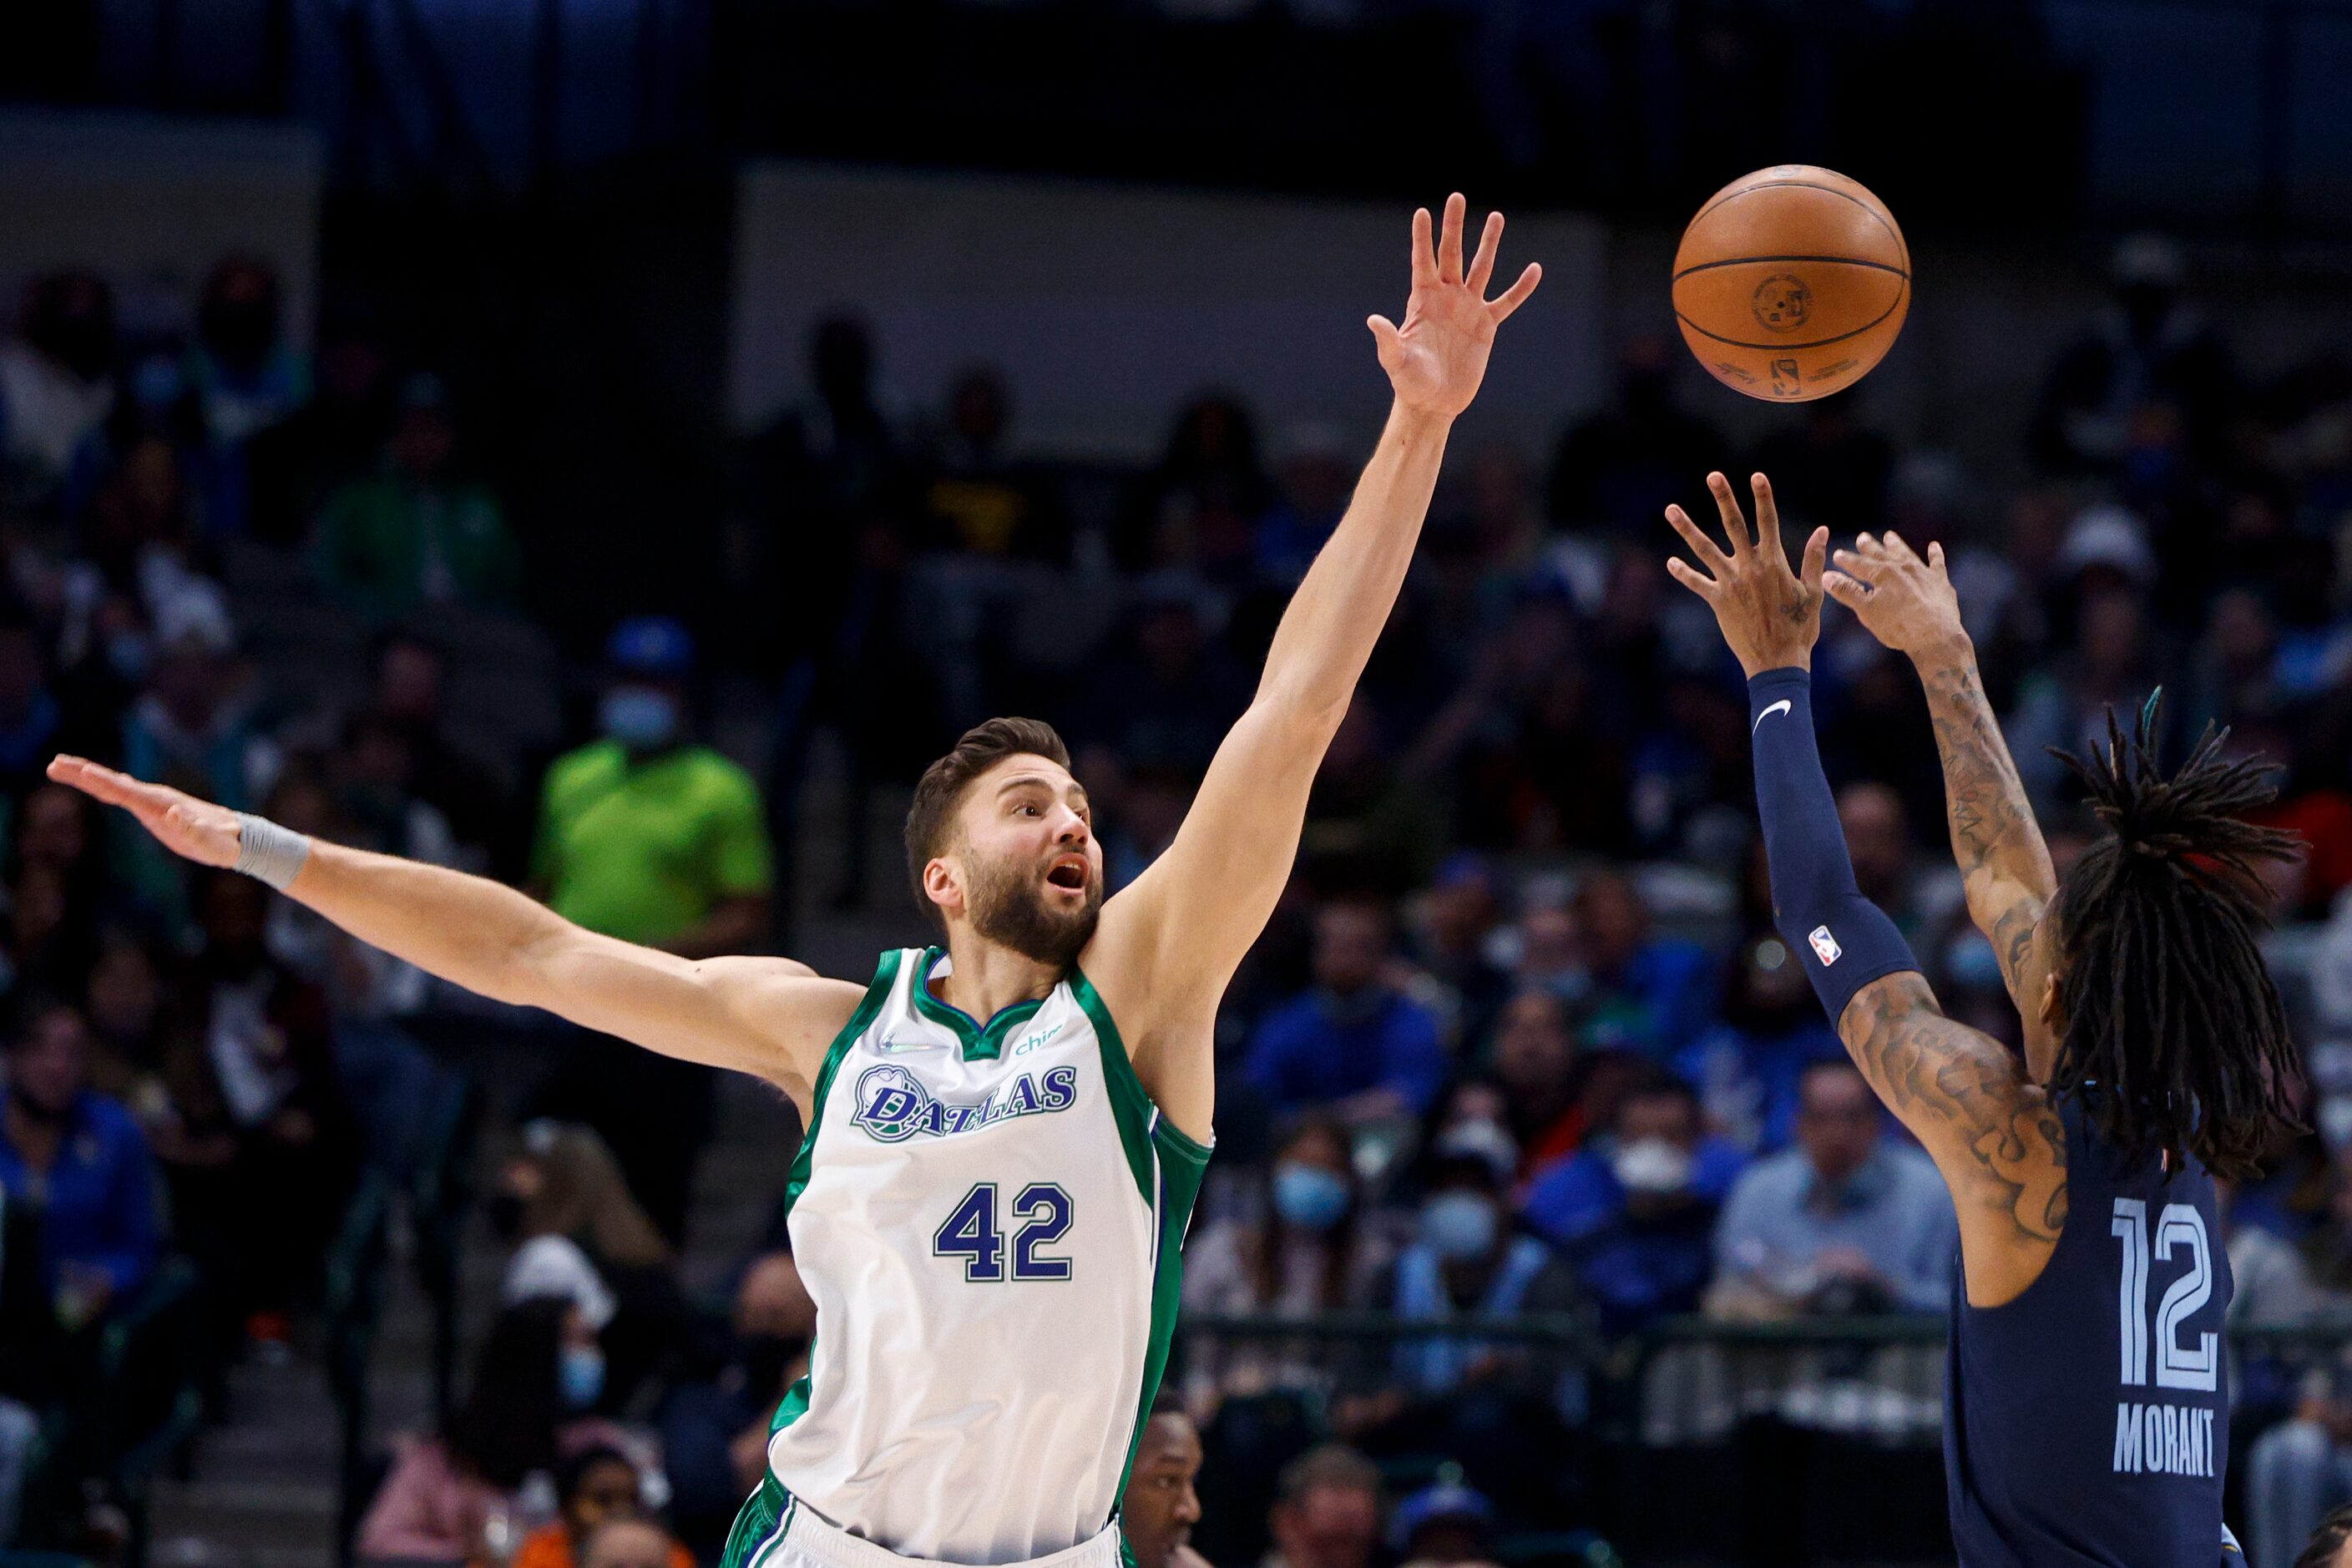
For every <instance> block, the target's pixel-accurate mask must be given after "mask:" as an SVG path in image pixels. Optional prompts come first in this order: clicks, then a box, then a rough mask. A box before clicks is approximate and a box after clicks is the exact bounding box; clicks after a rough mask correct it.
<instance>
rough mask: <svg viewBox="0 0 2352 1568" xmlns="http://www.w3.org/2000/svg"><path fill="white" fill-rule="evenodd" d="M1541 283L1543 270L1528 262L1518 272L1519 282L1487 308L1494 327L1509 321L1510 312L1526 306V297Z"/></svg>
mask: <svg viewBox="0 0 2352 1568" xmlns="http://www.w3.org/2000/svg"><path fill="white" fill-rule="evenodd" d="M1542 281H1543V268H1540V267H1538V266H1537V265H1536V264H1535V263H1534V262H1532V261H1530V262H1528V265H1527V268H1526V269H1525V270H1523V271H1522V272H1520V274H1519V280H1518V281H1517V282H1516V283H1514V284H1512V285H1511V286H1510V288H1509V289H1506V290H1505V291H1504V293H1503V297H1502V298H1501V299H1499V300H1496V301H1495V302H1494V303H1493V304H1492V305H1490V306H1488V307H1487V309H1488V310H1492V311H1493V312H1494V315H1495V323H1496V325H1497V326H1500V325H1501V324H1502V323H1503V322H1505V321H1509V320H1510V319H1511V312H1512V311H1514V310H1517V309H1518V308H1519V307H1520V306H1522V305H1524V304H1526V303H1527V302H1528V295H1530V294H1532V293H1534V292H1535V291H1536V285H1537V284H1538V283H1540V282H1542Z"/></svg>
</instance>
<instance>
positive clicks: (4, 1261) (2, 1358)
mask: <svg viewBox="0 0 2352 1568" xmlns="http://www.w3.org/2000/svg"><path fill="white" fill-rule="evenodd" d="M42 1250H43V1249H42V1246H41V1222H40V1215H39V1211H38V1210H37V1208H35V1207H34V1206H33V1205H29V1204H26V1203H25V1202H23V1201H22V1200H20V1199H18V1198H16V1196H14V1195H13V1194H12V1193H11V1192H10V1189H9V1187H8V1185H7V1184H5V1182H0V1541H6V1542H14V1541H15V1540H16V1539H17V1537H16V1523H17V1505H18V1502H19V1500H21V1499H22V1498H23V1496H24V1490H25V1478H26V1471H27V1470H28V1469H29V1468H30V1467H31V1463H32V1460H33V1457H34V1454H35V1452H36V1450H37V1446H38V1440H39V1438H40V1435H41V1413H42V1412H43V1411H44V1410H46V1409H47V1408H49V1406H50V1405H51V1403H52V1401H54V1400H55V1399H56V1397H57V1396H58V1393H59V1391H60V1390H61V1389H62V1388H63V1387H64V1386H65V1385H66V1383H67V1377H66V1363H67V1362H68V1352H67V1347H66V1344H65V1342H64V1335H63V1334H62V1333H61V1332H60V1331H59V1325H58V1317H57V1307H56V1301H57V1298H56V1296H55V1294H54V1293H53V1292H52V1291H51V1290H50V1289H49V1287H48V1283H47V1279H45V1278H44V1275H45V1272H46V1271H45V1269H44V1268H43V1260H42V1258H41V1252H42Z"/></svg>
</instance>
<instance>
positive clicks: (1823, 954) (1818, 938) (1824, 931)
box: [1805, 926, 1845, 969]
mask: <svg viewBox="0 0 2352 1568" xmlns="http://www.w3.org/2000/svg"><path fill="white" fill-rule="evenodd" d="M1805 940H1806V941H1807V942H1811V943H1812V944H1813V956H1814V957H1815V958H1818V959H1820V960H1821V961H1822V968H1823V969H1827V968H1828V967H1829V966H1830V965H1831V964H1832V963H1836V962H1837V961H1838V960H1839V959H1841V958H1843V957H1844V956H1845V949H1843V948H1842V947H1840V946H1839V945H1838V944H1837V938H1835V937H1833V936H1832V935H1831V934H1830V928H1829V927H1827V926H1815V927H1814V928H1813V929H1812V930H1811V931H1809V932H1807V933H1806V935H1805Z"/></svg>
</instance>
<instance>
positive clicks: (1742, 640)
mask: <svg viewBox="0 0 2352 1568" xmlns="http://www.w3.org/2000/svg"><path fill="white" fill-rule="evenodd" d="M1749 482H1750V483H1751V485H1752V486H1753V487H1754V489H1755V493H1756V521H1757V522H1758V523H1759V525H1760V526H1759V529H1758V530H1757V531H1756V532H1754V533H1750V532H1749V531H1748V517H1747V514H1746V513H1744V512H1742V511H1741V510H1739V498H1738V496H1736V495H1734V494H1733V493H1732V489H1731V481H1730V480H1729V479H1725V478H1724V477H1723V476H1722V475H1721V474H1709V475H1707V477H1706V488H1707V489H1709V490H1711V491H1713V492H1714V494H1715V506H1716V510H1717V511H1718V512H1720V513H1721V514H1722V517H1723V532H1724V537H1725V539H1726V540H1727V542H1728V543H1729V544H1730V549H1729V550H1728V551H1726V550H1723V549H1721V548H1718V547H1717V544H1716V542H1715V541H1714V540H1713V539H1711V538H1709V537H1708V536H1707V532H1706V530H1705V529H1703V528H1701V527H1699V525H1698V524H1697V523H1696V522H1693V521H1691V518H1690V513H1688V512H1686V511H1685V510H1683V509H1682V508H1680V507H1678V506H1670V507H1668V508H1666V521H1668V522H1670V523H1673V524H1674V525H1675V532H1676V533H1679V534H1681V535H1682V536H1683V542H1684V543H1685V544H1687V545H1689V546H1690V549H1691V553H1692V554H1693V555H1694V556H1696V557H1697V559H1698V563H1699V564H1698V566H1693V565H1692V564H1691V563H1689V562H1687V561H1685V560H1683V559H1682V558H1681V557H1680V556H1669V557H1668V558H1667V560H1666V571H1667V573H1668V574H1670V575H1672V576H1673V578H1674V580H1675V582H1677V583H1680V584H1682V585H1683V586H1684V587H1685V588H1688V589H1689V590H1690V591H1691V592H1692V593H1694V594H1696V595H1698V596H1699V597H1700V598H1702V599H1705V600H1706V603H1707V607H1708V608H1709V609H1711V610H1713V611H1714V612H1715V624H1716V625H1717V626H1719V627H1721V628H1722V629H1723V640H1724V641H1725V642H1727V643H1729V644H1730V645H1731V651H1732V653H1733V654H1734V655H1736V656H1737V657H1738V659H1739V668H1741V669H1743V670H1745V671H1747V673H1748V674H1749V675H1751V676H1753V675H1756V674H1758V673H1759V672H1761V671H1763V670H1767V669H1781V668H1787V667H1789V666H1790V665H1796V666H1800V667H1803V668H1811V665H1812V660H1813V641H1814V639H1815V638H1817V637H1820V636H1821V635H1822V559H1823V557H1824V556H1825V555H1827V553H1828V552H1829V543H1830V531H1829V530H1828V529H1826V528H1817V529H1815V530H1813V533H1812V537H1811V538H1810V539H1808V540H1806V541H1805V554H1804V560H1803V563H1801V566H1800V567H1799V568H1798V570H1796V571H1794V572H1791V571H1790V569H1789V556H1788V552H1786V551H1784V550H1782V549H1781V548H1780V509H1779V508H1778V507H1776V506H1775V505H1774V504H1773V501H1772V485H1771V481H1770V480H1769V479H1766V478H1765V477H1764V476H1763V475H1761V474H1757V475H1754V476H1752V478H1751V479H1750V481H1749ZM1700 566H1703V567H1705V568H1706V570H1705V571H1701V570H1699V567H1700Z"/></svg>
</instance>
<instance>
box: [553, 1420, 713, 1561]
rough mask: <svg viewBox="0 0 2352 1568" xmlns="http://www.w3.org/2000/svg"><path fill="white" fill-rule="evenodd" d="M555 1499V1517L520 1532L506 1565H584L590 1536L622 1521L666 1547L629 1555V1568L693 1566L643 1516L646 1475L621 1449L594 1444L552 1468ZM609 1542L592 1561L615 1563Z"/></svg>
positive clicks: (688, 1554)
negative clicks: (641, 1556) (654, 1552)
mask: <svg viewBox="0 0 2352 1568" xmlns="http://www.w3.org/2000/svg"><path fill="white" fill-rule="evenodd" d="M555 1498H556V1507H557V1509H558V1510H560V1511H559V1513H558V1517H556V1518H555V1519H552V1520H550V1521H548V1522H547V1523H545V1524H543V1525H541V1526H540V1527H539V1528H538V1529H537V1530H535V1531H531V1532H530V1534H529V1535H526V1536H524V1537H523V1539H522V1543H521V1544H520V1546H518V1547H516V1548H515V1553H514V1559H513V1563H512V1565H511V1568H585V1564H586V1563H588V1561H589V1555H588V1543H589V1542H590V1540H591V1539H592V1538H593V1537H595V1536H597V1535H598V1534H599V1533H600V1532H601V1531H604V1529H605V1528H606V1527H607V1526H609V1525H612V1524H615V1523H620V1522H624V1521H625V1522H629V1523H634V1524H637V1525H640V1526H642V1527H644V1528H645V1529H646V1530H647V1531H651V1532H652V1534H653V1535H654V1536H655V1537H656V1538H657V1539H660V1540H663V1541H664V1542H666V1544H667V1548H668V1549H667V1552H664V1553H662V1554H660V1555H654V1556H650V1557H649V1559H648V1560H643V1561H642V1562H641V1560H640V1559H637V1558H635V1557H632V1558H631V1559H629V1562H630V1564H631V1568H694V1554H693V1553H692V1552H688V1551H687V1549H686V1548H685V1547H683V1546H681V1545H679V1544H678V1543H677V1542H674V1541H668V1540H667V1537H665V1536H663V1534H662V1531H661V1527H660V1526H658V1525H656V1524H655V1523H654V1522H653V1521H651V1520H650V1519H648V1518H646V1502H645V1478H644V1477H642V1476H640V1475H638V1474H637V1466H636V1461H635V1460H634V1459H632V1458H629V1456H628V1455H626V1454H625V1453H623V1452H622V1451H621V1450H620V1449H618V1448H614V1447H608V1446H606V1445H604V1444H597V1445H594V1446H593V1447H586V1448H582V1449H580V1450H579V1451H578V1452H576V1453H574V1454H572V1455H571V1456H570V1457H568V1458H565V1459H564V1461H563V1462H562V1465H561V1466H560V1467H558V1468H557V1470H556V1475H555ZM613 1545H614V1543H613V1542H609V1541H608V1542H606V1543H605V1545H604V1547H603V1548H600V1555H599V1556H598V1558H597V1559H596V1560H597V1561H599V1562H602V1563H607V1564H614V1563H616V1561H617V1560H616V1558H615V1556H614V1554H613V1551H612V1548H613Z"/></svg>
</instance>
